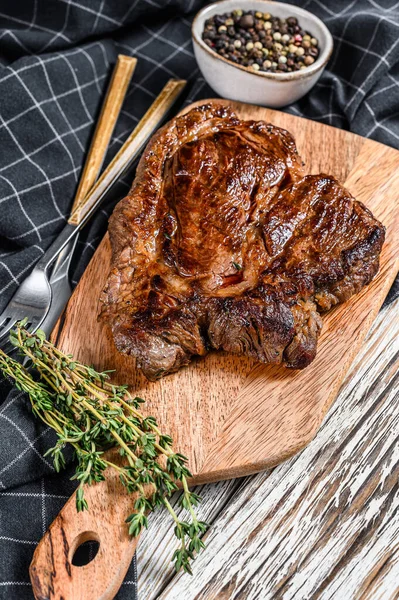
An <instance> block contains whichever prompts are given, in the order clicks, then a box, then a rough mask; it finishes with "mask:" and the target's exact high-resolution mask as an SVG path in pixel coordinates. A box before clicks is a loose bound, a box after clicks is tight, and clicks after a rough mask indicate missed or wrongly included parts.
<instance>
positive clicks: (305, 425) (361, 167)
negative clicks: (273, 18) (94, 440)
mask: <svg viewBox="0 0 399 600" xmlns="http://www.w3.org/2000/svg"><path fill="white" fill-rule="evenodd" d="M231 104H232V105H233V107H234V108H235V109H236V110H237V112H238V113H239V115H240V116H241V117H243V118H253V119H264V120H267V121H271V122H272V123H274V124H276V125H279V126H282V127H285V128H287V129H289V130H290V131H291V132H292V133H293V134H294V136H295V138H296V141H297V146H298V150H299V153H300V155H301V156H302V158H303V159H304V161H305V163H306V167H307V171H308V172H309V173H317V172H326V173H329V174H332V175H335V176H336V177H338V178H339V179H340V180H341V181H342V182H345V184H346V186H347V187H348V189H349V190H350V192H352V194H353V195H354V196H355V197H357V198H358V199H359V200H361V201H362V202H364V204H366V205H367V206H368V207H369V208H370V209H371V210H372V211H373V213H374V214H375V216H376V217H377V218H379V219H380V220H381V221H382V222H383V223H384V224H385V225H386V227H387V240H386V243H385V245H384V248H383V252H382V255H381V269H380V272H379V274H378V275H377V277H376V278H375V280H374V281H373V282H372V284H371V285H370V286H369V287H368V288H367V289H365V290H363V291H362V293H361V294H359V295H358V296H356V297H355V298H353V299H351V300H350V301H349V302H348V303H346V304H345V305H342V306H339V307H337V308H335V309H334V310H333V311H331V312H330V313H329V314H328V315H327V316H326V317H325V318H324V327H323V332H322V335H321V338H320V341H319V350H318V355H317V357H316V359H315V361H314V362H313V363H312V365H311V366H310V367H308V368H307V369H306V370H305V371H289V370H287V369H284V368H283V367H268V366H264V365H260V364H257V363H256V362H255V361H253V360H250V359H247V358H245V357H238V356H233V355H229V354H226V353H216V352H214V353H211V354H210V355H209V356H207V357H206V358H205V359H200V360H197V361H194V362H193V363H192V364H191V365H190V366H189V367H187V368H184V369H181V370H180V371H179V372H178V373H176V374H174V375H170V376H168V377H165V378H164V379H162V380H160V381H158V382H156V383H151V382H148V381H147V380H146V379H145V378H144V376H143V375H142V374H141V373H140V372H139V371H137V370H136V369H135V365H134V360H132V359H131V358H129V357H124V356H122V355H120V354H118V353H117V352H116V349H115V347H114V345H113V342H112V339H111V336H110V333H109V331H108V330H107V328H106V327H105V326H103V325H102V324H100V323H98V322H97V312H98V296H99V293H100V291H101V289H102V287H103V285H104V283H105V280H106V277H107V273H108V269H109V264H110V246H109V240H108V237H106V238H105V239H104V240H103V242H102V244H101V245H100V247H99V248H98V250H97V252H96V254H95V256H94V257H93V259H92V261H91V263H90V265H89V267H88V269H87V271H86V273H85V274H84V276H83V278H82V280H81V282H80V284H79V286H78V287H77V289H76V291H75V293H74V295H73V297H72V298H71V300H70V302H69V305H68V307H67V310H66V313H65V318H64V320H63V323H62V325H61V326H60V328H59V330H58V334H57V343H58V345H60V346H61V347H62V348H63V349H64V350H66V351H68V352H72V353H73V354H74V355H75V356H76V357H77V358H79V359H80V360H83V361H85V362H89V363H93V364H94V365H95V366H96V367H97V368H99V369H116V373H115V380H116V381H118V382H119V383H122V382H123V383H129V385H130V387H131V390H132V391H133V392H134V393H135V394H137V395H140V396H142V397H144V398H145V399H146V401H147V402H146V408H145V410H146V411H147V412H148V413H149V414H153V415H155V416H156V418H157V420H158V421H159V423H160V426H161V428H163V429H164V430H165V431H167V432H169V433H170V434H171V435H172V437H173V439H174V441H175V447H176V449H178V450H179V451H180V452H183V453H184V454H185V455H186V456H188V458H189V463H190V469H191V471H192V472H193V483H204V482H210V481H217V480H220V479H228V478H232V477H238V476H242V475H247V474H250V473H255V472H258V471H261V470H263V469H266V468H268V467H271V466H273V465H276V464H277V463H279V462H281V461H282V460H284V459H286V458H288V457H290V456H292V455H293V454H294V453H295V452H297V451H298V450H300V449H301V448H303V447H304V446H306V444H308V443H309V441H310V440H311V439H312V438H313V437H314V435H315V433H316V432H317V430H318V429H319V427H320V424H321V422H322V420H323V416H324V415H325V413H326V411H327V410H328V408H329V406H330V405H331V403H332V401H333V400H334V398H335V397H336V394H337V392H338V389H339V387H340V385H341V383H342V381H343V378H344V376H345V374H346V372H347V370H348V368H349V367H350V365H351V363H352V361H353V358H354V357H355V355H356V353H357V352H358V351H359V349H360V347H361V345H362V343H363V340H364V338H365V335H366V333H367V331H368V329H369V328H370V326H371V324H372V322H373V320H374V318H375V316H376V315H377V313H378V310H379V308H380V306H381V304H382V302H383V300H384V298H385V296H386V293H387V292H388V290H389V287H390V285H391V283H392V281H393V279H394V277H395V275H396V273H397V271H398V266H399V258H398V257H399V252H398V251H399V239H398V236H397V235H396V232H397V229H398V224H399V223H398V212H397V208H396V206H397V200H396V198H397V189H399V152H397V151H396V150H393V149H391V148H388V147H386V146H383V145H381V144H378V143H376V142H373V141H370V140H366V139H363V138H360V137H358V136H355V135H353V134H350V133H348V132H345V131H342V130H337V129H333V128H331V127H328V126H325V125H321V124H319V123H316V122H312V121H307V120H305V119H301V118H298V117H294V116H292V115H288V114H284V113H279V112H276V111H272V110H269V109H265V108H259V107H254V106H249V105H242V104H239V103H231ZM83 332H84V335H83ZM90 504H91V511H90V514H82V513H80V514H79V515H76V512H75V510H74V506H73V501H72V502H70V503H69V504H68V506H67V507H66V509H64V511H63V514H62V519H61V521H59V522H58V530H57V529H56V528H54V529H53V530H51V529H50V533H49V534H48V536H47V538H46V544H47V546H46V548H47V550H48V552H52V548H53V541H54V540H56V539H61V538H62V539H64V537H65V535H66V536H69V535H71V536H74V537H73V539H74V540H75V538H76V539H78V537H79V535H78V533H77V532H78V531H89V532H90V531H91V532H97V533H96V535H97V536H98V537H99V538H100V540H101V535H102V534H101V531H102V530H104V531H105V532H106V538H107V544H105V545H104V546H102V545H101V543H100V551H99V553H98V557H96V559H95V560H94V561H93V563H92V564H91V565H92V566H90V565H87V567H85V569H86V571H87V575H89V574H90V577H91V578H93V577H96V574H98V576H99V577H100V574H101V573H102V574H103V575H104V569H108V571H107V576H105V577H103V579H104V580H105V581H104V584H103V588H102V595H101V598H103V599H104V600H106V599H108V598H112V597H113V596H112V595H110V594H114V593H115V591H116V589H117V587H118V582H119V584H120V583H121V577H123V575H122V572H123V570H126V568H127V566H126V564H127V563H128V560H129V557H130V556H131V555H132V553H133V550H134V547H135V542H131V541H130V540H129V539H128V538H127V536H126V532H125V529H126V528H124V529H123V527H124V526H123V523H122V522H121V521H122V519H121V515H123V514H127V513H128V511H129V505H130V504H131V499H129V498H128V497H127V495H126V494H123V493H120V487H118V485H117V483H116V482H115V481H114V480H112V478H111V479H110V480H108V481H107V482H105V483H104V484H100V485H98V486H95V487H93V488H91V489H90ZM108 506H110V507H111V512H110V510H108V509H107V507H108ZM105 515H107V516H106V520H107V522H106V523H104V519H105ZM110 515H113V519H111V520H110ZM72 521H73V523H72ZM114 521H115V522H114ZM116 521H117V522H116ZM111 522H112V525H111ZM112 526H114V527H115V528H116V530H117V538H116V539H115V544H116V548H115V551H114V552H113V553H112V551H111V550H110V544H109V539H110V528H111V529H112ZM60 532H62V533H61V538H60V537H59V534H60ZM52 535H53V538H54V540H52V537H51V536H52ZM57 535H58V537H54V536H57ZM111 537H112V536H111ZM74 543H75V542H74ZM65 552H66V554H65V556H66V557H67V559H68V557H69V556H70V554H71V548H70V547H69V549H68V551H65ZM107 552H108V557H107ZM110 552H111V555H110ZM64 562H65V560H64ZM61 563H62V560H61V562H59V563H58V565H57V568H58V569H59V570H60V569H62V568H64V567H63V566H62V564H61ZM73 569H76V567H72V576H71V575H70V573H69V571H68V570H67V571H66V573H67V574H66V579H67V582H69V583H70V587H69V588H68V589H66V587H65V586H63V588H62V590H61V589H60V590H59V593H60V594H61V591H62V594H63V597H64V598H65V599H66V600H69V598H74V600H76V599H77V598H80V597H82V598H83V597H84V598H85V599H87V600H89V597H90V598H93V599H94V598H97V597H98V596H95V595H94V592H93V594H91V593H90V594H89V596H88V595H87V594H88V593H89V592H88V589H87V586H86V582H85V578H84V577H83V575H84V572H83V571H82V570H80V572H79V582H80V583H79V585H78V587H74V585H72V583H73V582H72V580H73ZM93 569H94V571H93ZM107 577H109V578H110V579H111V580H112V581H111V583H110V582H109V581H107ZM68 578H69V579H68ZM49 582H50V583H49V586H51V585H53V582H54V577H52V578H50V579H49ZM65 590H66V591H65ZM90 591H92V590H90ZM80 593H82V594H83V595H82V596H80V595H79V594H80ZM51 597H54V598H55V597H59V596H56V595H53V596H51Z"/></svg>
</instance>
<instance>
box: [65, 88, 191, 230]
mask: <svg viewBox="0 0 399 600" xmlns="http://www.w3.org/2000/svg"><path fill="white" fill-rule="evenodd" d="M185 85H186V81H183V80H181V81H180V80H174V79H170V80H169V81H168V83H167V84H166V85H165V87H164V88H163V90H162V91H161V93H160V94H159V96H158V97H157V98H156V99H155V100H154V102H153V103H152V104H151V106H150V108H149V109H148V110H147V112H146V113H145V115H144V117H143V118H142V119H141V121H140V122H139V123H138V124H137V126H136V127H135V129H134V131H133V132H132V133H131V134H130V136H129V137H128V139H127V140H126V142H125V143H124V144H123V146H122V148H121V149H120V150H119V152H118V154H117V155H116V156H115V157H114V158H113V160H112V161H111V163H110V164H109V165H108V167H107V168H106V169H105V170H104V172H103V173H102V175H101V176H100V178H99V179H98V181H97V183H96V184H95V185H94V187H93V188H92V189H91V191H90V193H89V194H88V195H87V196H86V198H85V199H84V202H82V203H79V205H78V206H77V207H76V208H75V210H74V212H73V213H72V215H71V217H70V219H69V221H68V223H70V224H71V225H80V224H81V223H82V222H83V221H84V220H85V218H86V217H87V216H88V213H90V212H92V211H93V210H94V209H95V208H96V207H97V206H98V204H100V202H101V201H102V200H103V198H104V195H105V193H106V191H107V190H108V189H109V188H110V187H111V185H113V184H114V183H115V181H116V180H117V179H118V178H119V177H120V176H121V174H122V173H123V172H124V171H125V170H126V168H127V167H128V166H129V165H130V164H131V163H132V161H133V160H134V159H135V158H136V157H137V156H138V154H139V153H140V152H141V150H142V149H143V147H144V145H145V144H146V142H147V140H148V139H149V137H150V136H151V134H152V133H153V132H154V130H155V129H156V128H157V127H158V126H159V124H160V123H161V122H162V120H163V118H164V117H165V115H166V114H167V113H168V111H169V110H170V108H171V107H172V106H173V104H174V102H175V101H176V99H177V98H178V96H179V95H180V93H181V92H182V90H183V88H184V86H185Z"/></svg>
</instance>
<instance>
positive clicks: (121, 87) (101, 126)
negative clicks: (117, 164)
mask: <svg viewBox="0 0 399 600" xmlns="http://www.w3.org/2000/svg"><path fill="white" fill-rule="evenodd" d="M136 64H137V59H136V58H131V57H130V56H125V55H124V54H120V55H119V56H118V59H117V62H116V65H115V67H114V70H113V73H112V78H111V81H110V84H109V86H108V90H107V94H106V97H105V100H104V103H103V105H102V108H101V113H100V116H99V119H98V122H97V126H96V129H95V132H94V135H93V140H92V143H91V146H90V149H89V153H88V155H87V159H86V163H85V166H84V168H83V172H82V174H81V178H80V183H79V187H78V190H77V192H76V196H75V200H74V202H73V205H72V209H71V213H72V214H73V213H76V212H77V211H79V210H80V209H81V208H82V207H83V206H84V202H85V198H86V196H87V194H88V192H89V191H90V189H91V188H92V187H93V185H94V183H95V181H96V179H97V177H98V175H99V173H100V170H101V167H102V165H103V162H104V157H105V154H106V151H107V148H108V145H109V142H110V139H111V136H112V132H113V130H114V127H115V124H116V121H117V120H118V116H119V113H120V110H121V108H122V104H123V101H124V99H125V96H126V92H127V88H128V86H129V83H130V80H131V78H132V75H133V73H134V69H135V67H136Z"/></svg>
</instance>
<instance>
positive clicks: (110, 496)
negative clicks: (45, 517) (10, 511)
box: [30, 474, 152, 600]
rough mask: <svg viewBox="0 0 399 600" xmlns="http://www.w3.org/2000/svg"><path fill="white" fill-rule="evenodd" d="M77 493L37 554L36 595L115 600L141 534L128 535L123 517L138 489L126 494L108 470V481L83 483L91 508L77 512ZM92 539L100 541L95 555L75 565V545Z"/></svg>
mask: <svg viewBox="0 0 399 600" xmlns="http://www.w3.org/2000/svg"><path fill="white" fill-rule="evenodd" d="M151 492H152V490H151V488H149V489H148V494H150V493H151ZM75 496H76V494H74V495H73V496H72V497H71V498H70V499H69V500H68V502H67V503H66V504H65V506H64V508H63V509H62V510H61V512H60V513H59V515H58V516H57V517H56V519H55V520H54V521H53V523H52V524H51V525H50V527H49V529H48V530H47V532H46V533H45V535H44V537H43V538H42V540H41V542H40V543H39V545H38V547H37V548H36V551H35V553H34V556H33V560H32V563H31V566H30V578H31V582H32V587H33V593H34V596H35V598H36V600H112V599H113V598H114V597H115V595H116V594H117V591H118V589H119V588H120V586H121V585H122V582H123V579H124V577H125V575H126V572H127V570H128V568H129V565H130V563H131V560H132V558H133V555H134V552H135V550H136V546H137V542H138V538H132V537H131V536H130V535H129V532H128V526H127V524H126V523H125V519H126V517H127V516H129V514H130V513H131V512H132V507H133V506H134V502H135V494H130V495H129V494H127V493H126V491H125V489H124V488H122V486H121V484H120V483H119V481H118V479H117V477H114V476H112V475H111V474H109V476H108V477H107V480H106V481H103V482H101V483H97V484H95V485H92V486H86V487H85V498H86V500H87V502H88V505H89V509H88V510H85V511H83V512H79V513H78V512H77V511H76V504H75V502H76V500H75ZM122 498H123V500H122ZM105 515H106V516H105ZM90 540H93V541H96V542H98V543H99V548H98V552H97V554H96V555H95V556H94V558H93V559H92V560H91V562H89V563H88V564H86V565H84V566H75V565H74V564H73V557H74V554H75V552H76V550H77V548H78V547H79V546H81V545H82V544H83V543H84V542H87V541H90Z"/></svg>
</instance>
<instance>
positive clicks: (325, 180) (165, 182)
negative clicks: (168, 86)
mask: <svg viewBox="0 0 399 600" xmlns="http://www.w3.org/2000/svg"><path fill="white" fill-rule="evenodd" d="M384 231H385V230H384V227H383V226H382V225H381V224H380V223H379V222H378V221H377V220H376V219H375V218H374V217H373V215H372V214H371V213H370V211H368V210H367V209H366V208H365V207H364V206H363V205H362V204H361V203H360V202H357V201H356V200H354V199H353V197H352V196H351V195H350V193H349V192H348V191H347V190H346V189H345V188H344V187H342V186H341V185H340V184H339V183H338V182H337V181H336V180H335V179H334V178H333V177H331V176H328V175H324V174H321V175H304V172H303V165H302V161H301V159H300V157H299V156H298V153H297V150H296V147H295V142H294V139H293V138H292V136H291V135H290V134H289V133H288V132H286V131H284V130H282V129H280V128H278V127H275V126H273V125H271V124H266V123H264V122H262V121H260V122H254V121H247V122H246V121H240V120H239V119H238V118H237V116H236V115H235V114H234V113H233V112H232V111H231V110H230V109H229V108H227V107H222V106H215V105H203V106H200V107H197V108H195V109H193V110H192V111H190V112H189V113H187V114H186V115H183V116H180V117H177V118H176V119H174V120H172V121H171V122H170V123H169V124H168V125H166V126H165V127H164V128H162V129H161V130H160V131H159V132H158V133H157V134H156V135H155V136H154V137H153V138H152V140H151V142H150V143H149V145H148V146H147V148H146V150H145V152H144V154H143V157H142V159H141V161H140V164H139V167H138V169H137V175H136V178H135V181H134V183H133V186H132V189H131V191H130V193H129V195H128V196H127V197H126V198H125V199H124V200H122V201H121V202H120V203H119V204H118V205H117V207H116V208H115V210H114V213H113V215H112V217H111V219H110V226H109V233H110V238H111V244H112V268H111V272H110V274H109V277H108V281H107V285H106V287H105V289H104V291H103V293H102V296H101V314H100V318H101V319H103V320H104V321H106V322H107V323H108V324H109V326H110V327H111V329H112V332H113V336H114V340H115V344H116V346H117V348H118V350H119V351H121V352H125V353H127V354H131V355H133V356H134V357H136V359H137V365H138V367H140V368H141V369H142V370H143V372H144V374H145V375H146V376H147V377H148V378H149V379H157V378H158V377H161V376H163V375H165V374H167V373H171V372H173V371H176V370H177V369H179V368H180V367H182V366H183V365H186V364H188V363H189V361H190V360H191V358H192V357H193V356H196V355H199V356H204V355H205V354H206V353H207V352H209V351H210V350H212V349H213V350H218V349H223V350H226V351H228V352H234V353H237V354H245V355H247V356H250V357H252V358H255V359H257V360H259V361H261V362H264V363H274V364H278V363H283V364H285V365H286V366H289V367H293V368H304V367H306V366H307V365H308V364H309V363H310V362H311V361H312V360H313V358H314V357H315V354H316V349H317V339H318V336H319V333H320V330H321V327H322V319H321V316H320V312H322V311H325V310H328V309H329V308H331V307H332V306H334V305H335V304H337V303H339V302H344V301H345V300H347V299H348V298H349V297H350V296H352V295H353V294H355V293H357V292H358V291H359V290H360V289H361V288H362V287H363V286H364V285H366V284H367V283H369V282H370V281H371V279H372V278H373V277H374V275H375V274H376V272H377V271H378V265H379V254H380V251H381V247H382V244H383V241H384Z"/></svg>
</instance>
